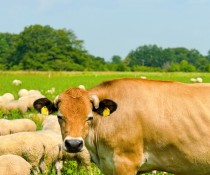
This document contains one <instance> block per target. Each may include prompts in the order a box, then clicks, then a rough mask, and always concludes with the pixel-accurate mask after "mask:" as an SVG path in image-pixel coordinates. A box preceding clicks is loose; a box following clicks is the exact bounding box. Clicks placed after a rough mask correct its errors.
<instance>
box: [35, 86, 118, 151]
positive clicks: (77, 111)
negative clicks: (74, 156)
mask: <svg viewBox="0 0 210 175" xmlns="http://www.w3.org/2000/svg"><path fill="white" fill-rule="evenodd" d="M42 107H47V108H49V111H53V110H55V109H56V110H57V111H58V113H57V116H58V121H59V124H60V127H61V133H62V137H63V148H64V150H66V151H67V152H71V153H76V152H80V151H82V150H83V149H85V146H84V140H85V138H86V136H87V134H88V131H89V128H90V127H91V124H92V122H93V120H94V116H95V115H96V113H97V114H99V115H101V116H107V115H110V114H111V113H112V112H114V111H115V110H116V109H117V104H116V103H115V102H113V101H112V100H109V99H104V100H102V101H99V99H98V97H97V96H96V95H91V94H89V92H88V91H86V90H83V89H79V88H72V89H69V90H67V91H65V92H64V93H62V94H60V95H59V96H58V98H56V100H55V102H54V103H52V102H50V103H49V100H47V99H46V98H42V99H38V100H36V101H35V102H34V108H35V109H37V110H38V111H41V110H40V108H42Z"/></svg>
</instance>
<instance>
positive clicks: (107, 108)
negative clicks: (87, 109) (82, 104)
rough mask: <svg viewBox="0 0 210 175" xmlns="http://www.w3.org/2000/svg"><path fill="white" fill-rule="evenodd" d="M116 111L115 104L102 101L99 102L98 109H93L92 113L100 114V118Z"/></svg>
mask: <svg viewBox="0 0 210 175" xmlns="http://www.w3.org/2000/svg"><path fill="white" fill-rule="evenodd" d="M116 109H117V104H116V103H115V102H114V101H112V100H109V99H104V100H102V101H100V103H99V107H98V108H97V109H95V108H94V109H93V111H94V112H96V113H98V114H100V115H101V116H104V117H107V116H109V115H110V114H111V113H113V112H114V111H116Z"/></svg>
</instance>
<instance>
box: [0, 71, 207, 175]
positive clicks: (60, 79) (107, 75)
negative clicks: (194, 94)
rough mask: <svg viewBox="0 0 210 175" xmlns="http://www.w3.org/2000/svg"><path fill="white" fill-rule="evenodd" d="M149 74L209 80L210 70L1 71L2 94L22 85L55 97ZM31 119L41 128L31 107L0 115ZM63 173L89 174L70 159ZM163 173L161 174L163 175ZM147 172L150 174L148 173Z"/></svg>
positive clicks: (160, 77)
mask: <svg viewBox="0 0 210 175" xmlns="http://www.w3.org/2000/svg"><path fill="white" fill-rule="evenodd" d="M141 76H146V77H147V79H154V80H171V81H180V82H185V83H190V78H197V77H201V78H202V79H203V81H204V82H210V73H156V72H155V73H142V72H135V73H132V72H21V71H18V72H0V96H1V95H3V94H4V93H7V92H10V93H12V94H13V95H14V96H15V98H18V91H19V90H20V89H22V88H25V89H28V90H31V89H37V90H40V91H41V92H42V94H44V95H45V96H46V97H48V98H50V99H54V98H55V96H56V95H57V94H59V93H61V92H63V91H64V90H66V89H68V88H70V87H75V86H76V87H77V86H79V85H80V84H83V85H84V86H85V87H86V88H87V89H88V88H91V87H93V86H95V85H96V84H98V83H100V82H102V81H105V80H111V79H114V78H124V77H129V78H140V77H141ZM14 79H18V80H21V81H22V84H21V85H20V86H14V85H13V84H12V81H13V80H14ZM52 87H55V93H54V94H49V93H47V90H48V89H51V88H52ZM3 117H4V118H8V119H15V118H31V119H32V120H34V121H35V122H36V124H37V127H38V129H41V123H42V119H40V118H39V117H37V113H36V112H35V111H34V110H33V109H31V110H29V111H27V112H26V113H24V114H23V113H21V112H19V111H16V110H15V111H12V112H7V113H3V112H2V111H0V118H3ZM92 170H93V173H94V175H102V174H101V173H100V171H99V169H98V168H97V167H96V166H95V165H94V164H92ZM63 174H65V175H76V174H79V175H87V174H88V173H87V172H86V170H85V169H84V168H81V169H79V171H77V164H76V162H73V161H68V162H66V163H65V164H64V168H63ZM162 174H163V173H161V172H160V173H158V175H162ZM145 175H151V173H147V174H145Z"/></svg>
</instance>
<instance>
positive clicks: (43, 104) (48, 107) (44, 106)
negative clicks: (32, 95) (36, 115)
mask: <svg viewBox="0 0 210 175" xmlns="http://www.w3.org/2000/svg"><path fill="white" fill-rule="evenodd" d="M33 106H34V108H35V109H36V110H37V111H39V112H40V113H41V114H45V115H48V114H51V113H53V112H55V111H57V110H58V109H57V108H56V107H55V105H54V103H53V102H51V101H50V100H49V99H47V98H39V99H37V100H36V101H34V103H33Z"/></svg>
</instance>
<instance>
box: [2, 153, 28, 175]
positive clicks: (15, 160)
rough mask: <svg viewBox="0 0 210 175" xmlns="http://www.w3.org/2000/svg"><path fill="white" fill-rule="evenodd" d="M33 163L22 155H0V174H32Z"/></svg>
mask: <svg viewBox="0 0 210 175" xmlns="http://www.w3.org/2000/svg"><path fill="white" fill-rule="evenodd" d="M30 172H31V165H30V164H29V163H28V162H27V161H26V160H25V159H23V158H22V157H20V156H17V155H12V154H7V155H2V156H0V175H30Z"/></svg>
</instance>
